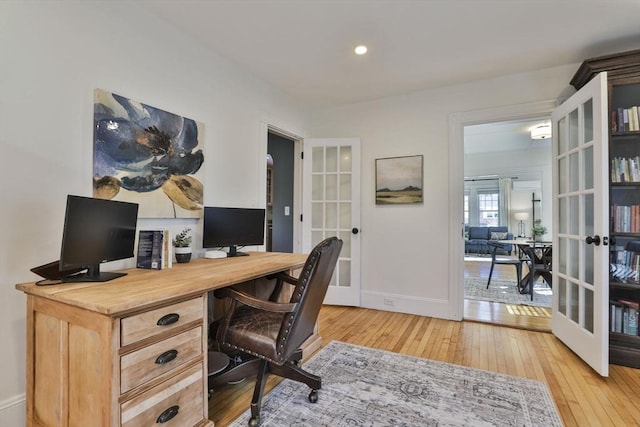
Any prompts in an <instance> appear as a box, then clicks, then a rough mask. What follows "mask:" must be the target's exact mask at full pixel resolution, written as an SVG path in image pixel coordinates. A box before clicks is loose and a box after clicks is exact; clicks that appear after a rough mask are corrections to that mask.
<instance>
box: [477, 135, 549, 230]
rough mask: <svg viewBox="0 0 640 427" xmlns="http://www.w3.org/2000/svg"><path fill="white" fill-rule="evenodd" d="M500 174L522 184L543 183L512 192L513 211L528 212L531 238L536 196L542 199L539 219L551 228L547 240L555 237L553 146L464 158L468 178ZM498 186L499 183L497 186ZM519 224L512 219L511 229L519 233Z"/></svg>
mask: <svg viewBox="0 0 640 427" xmlns="http://www.w3.org/2000/svg"><path fill="white" fill-rule="evenodd" d="M483 175H499V176H512V177H518V181H520V182H526V181H529V182H534V181H537V182H539V183H540V186H539V187H538V188H536V189H526V190H517V189H514V190H513V191H512V193H511V210H512V212H527V213H529V219H528V220H527V221H525V232H526V235H527V236H530V235H531V227H532V225H533V224H532V222H531V220H532V209H533V206H532V203H531V197H532V193H534V192H535V193H536V198H537V199H539V200H540V203H539V204H538V205H537V209H536V212H537V213H536V219H541V220H542V224H543V225H544V226H546V227H547V235H546V237H549V238H551V233H552V232H553V229H552V200H553V195H552V186H551V146H549V145H547V146H545V147H544V148H536V147H530V148H529V149H527V150H519V151H500V152H493V153H481V154H467V155H465V158H464V176H471V177H472V176H483ZM495 185H496V186H497V182H496V184H495ZM518 222H519V221H516V220H514V219H513V218H509V223H508V224H509V230H510V231H512V232H513V234H514V236H515V235H517V233H518Z"/></svg>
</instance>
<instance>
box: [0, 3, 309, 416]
mask: <svg viewBox="0 0 640 427" xmlns="http://www.w3.org/2000/svg"><path fill="white" fill-rule="evenodd" d="M95 88H102V89H105V90H108V91H113V92H116V93H118V94H121V95H124V96H127V97H129V98H131V99H134V100H137V101H141V102H145V103H147V104H150V105H153V106H155V107H159V108H162V109H165V110H168V111H171V112H174V113H178V114H181V115H184V116H186V117H189V118H192V119H195V120H197V121H200V122H203V123H204V141H203V142H204V151H205V166H204V167H205V177H206V178H205V183H204V185H205V187H204V188H205V203H207V204H213V203H220V204H229V205H242V206H263V205H264V187H265V184H264V182H265V177H264V173H265V172H264V170H265V169H264V168H266V162H265V160H264V159H265V157H264V153H265V150H266V125H265V123H264V121H265V120H268V121H273V122H274V123H275V124H278V125H279V126H280V127H284V128H285V129H287V127H286V126H290V127H291V128H290V129H287V130H291V131H295V132H297V133H298V134H301V135H302V134H304V133H305V131H304V130H305V129H308V127H309V126H308V123H309V114H308V111H307V110H305V108H303V107H302V106H301V105H297V104H296V103H294V102H293V101H292V100H291V99H289V98H287V97H285V96H284V95H282V94H281V93H279V92H278V91H276V90H274V89H273V88H271V87H269V86H268V85H266V84H264V83H263V82H261V81H259V80H257V79H255V78H254V77H252V76H251V75H249V74H248V73H246V72H244V71H243V70H242V69H240V68H238V67H237V66H235V65H234V64H232V63H230V62H228V61H226V60H224V59H222V58H221V57H219V56H216V55H214V54H211V52H209V51H206V50H204V48H203V47H201V46H200V45H198V44H195V43H194V42H193V41H192V40H190V39H188V38H187V37H185V36H184V35H183V34H181V33H178V32H176V31H174V30H173V29H171V28H170V27H168V26H167V25H166V24H164V23H163V22H159V21H158V20H157V18H154V17H153V16H151V15H149V14H147V13H146V12H145V11H144V9H142V8H140V7H138V6H135V4H134V3H133V2H126V3H125V2H68V1H64V2H49V1H29V2H23V1H1V2H0V146H1V148H2V154H1V155H0V159H1V160H0V162H1V164H0V166H1V167H0V174H1V175H0V178H1V179H0V196H1V203H2V205H1V208H0V235H1V236H2V238H1V239H0V280H1V281H2V286H1V287H0V324H1V325H3V327H2V328H0V342H1V343H2V346H1V348H0V376H1V377H2V381H0V420H2V421H1V422H0V424H2V425H3V426H10V427H13V426H22V425H24V410H25V409H24V408H25V407H24V395H23V393H24V391H25V354H26V350H25V309H26V298H25V297H24V295H23V294H22V293H20V292H18V291H17V290H15V288H14V285H15V284H16V283H19V282H27V281H33V280H36V279H37V278H38V277H37V276H35V275H34V274H32V273H30V272H29V269H30V268H31V267H33V266H36V265H40V264H43V263H45V262H48V261H53V260H55V259H57V258H58V257H59V250H60V238H61V232H62V222H63V217H64V206H65V201H66V195H67V194H70V193H72V194H80V195H91V191H92V186H91V179H92V139H93V131H92V119H93V116H92V114H93V90H94V89H95ZM263 144H264V147H263V146H262V145H263ZM183 221H186V220H183ZM192 221H193V220H192ZM141 222H142V225H145V223H146V224H148V225H155V224H154V222H161V221H149V220H146V221H144V220H142V221H141ZM193 224H194V225H196V226H197V223H196V222H193ZM167 225H169V226H170V227H172V228H175V229H179V228H180V227H181V226H182V223H180V221H174V222H170V223H168V224H167ZM194 240H195V241H198V240H199V239H198V237H196V238H195V239H194ZM122 266H125V267H133V266H134V265H133V260H129V261H128V262H125V263H123V265H117V266H116V267H115V268H121V267H122Z"/></svg>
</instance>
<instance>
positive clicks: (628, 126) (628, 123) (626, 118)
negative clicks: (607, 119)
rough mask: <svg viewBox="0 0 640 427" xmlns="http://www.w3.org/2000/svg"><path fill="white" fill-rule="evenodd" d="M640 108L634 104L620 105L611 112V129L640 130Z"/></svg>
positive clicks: (619, 130)
mask: <svg viewBox="0 0 640 427" xmlns="http://www.w3.org/2000/svg"><path fill="white" fill-rule="evenodd" d="M638 110H640V108H639V107H638V106H635V105H634V106H633V107H629V108H622V107H619V108H617V109H615V110H613V111H612V112H611V131H612V132H613V133H616V132H630V131H638V130H640V116H639V115H638V114H640V112H639V111H638Z"/></svg>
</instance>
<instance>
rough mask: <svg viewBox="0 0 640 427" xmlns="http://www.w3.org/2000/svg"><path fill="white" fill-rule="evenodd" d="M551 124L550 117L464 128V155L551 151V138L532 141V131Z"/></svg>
mask: <svg viewBox="0 0 640 427" xmlns="http://www.w3.org/2000/svg"><path fill="white" fill-rule="evenodd" d="M543 124H549V125H550V124H551V118H550V117H540V118H538V119H527V120H511V121H507V122H494V123H483V124H478V125H471V126H465V127H464V154H479V153H495V152H501V151H529V150H534V149H547V150H551V141H552V139H551V138H548V139H539V140H533V139H531V129H532V128H534V127H536V126H539V125H543ZM549 152H550V151H549Z"/></svg>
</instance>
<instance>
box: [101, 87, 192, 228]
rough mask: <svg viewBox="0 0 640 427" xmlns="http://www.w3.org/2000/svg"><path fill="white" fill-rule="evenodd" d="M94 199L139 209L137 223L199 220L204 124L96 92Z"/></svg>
mask: <svg viewBox="0 0 640 427" xmlns="http://www.w3.org/2000/svg"><path fill="white" fill-rule="evenodd" d="M94 126H95V127H94V144H93V194H94V197H99V198H102V199H114V200H122V201H127V202H135V203H138V204H139V215H140V217H141V218H193V217H200V216H202V197H203V185H202V180H201V177H200V175H201V174H202V165H203V163H204V154H203V152H202V149H201V148H200V139H201V138H202V128H203V125H202V124H201V123H198V122H196V121H194V120H192V119H188V118H185V117H182V116H179V115H177V114H173V113H169V112H167V111H164V110H161V109H159V108H155V107H151V106H149V105H146V104H142V103H140V102H136V101H132V100H130V99H128V98H125V97H123V96H120V95H116V94H114V93H111V92H107V91H104V90H102V89H96V90H95V92H94Z"/></svg>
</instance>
